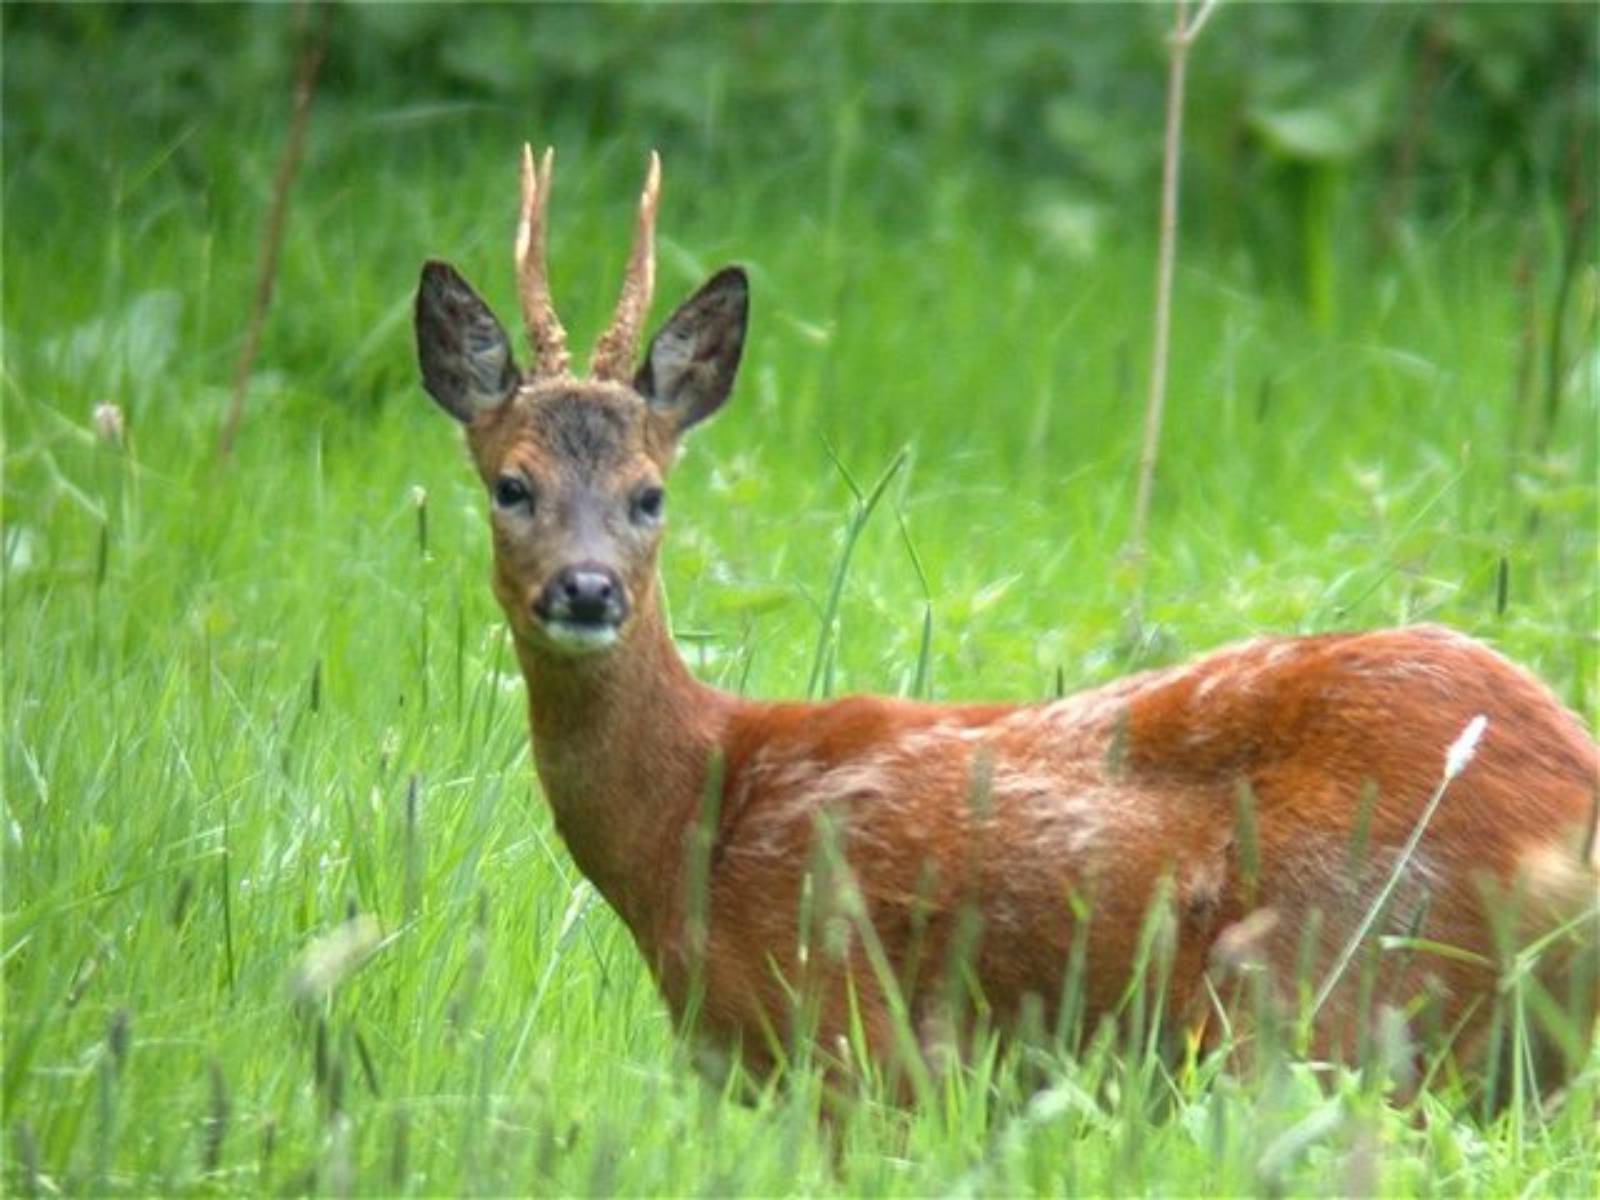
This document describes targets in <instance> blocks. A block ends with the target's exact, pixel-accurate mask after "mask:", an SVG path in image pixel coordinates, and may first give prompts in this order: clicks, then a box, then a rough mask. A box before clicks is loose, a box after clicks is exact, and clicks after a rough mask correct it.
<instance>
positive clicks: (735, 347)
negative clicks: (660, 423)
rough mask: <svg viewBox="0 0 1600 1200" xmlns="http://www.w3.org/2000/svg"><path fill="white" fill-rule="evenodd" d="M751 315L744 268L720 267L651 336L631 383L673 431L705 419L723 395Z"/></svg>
mask: <svg viewBox="0 0 1600 1200" xmlns="http://www.w3.org/2000/svg"><path fill="white" fill-rule="evenodd" d="M749 316H750V284H749V281H748V280H746V278H745V274H744V271H743V269H741V268H739V267H724V268H723V269H722V270H720V271H718V272H717V273H716V274H715V275H713V276H712V277H711V278H710V280H708V281H707V282H706V284H705V286H704V287H702V288H701V289H700V290H699V291H698V292H696V293H695V294H694V295H693V296H691V297H689V299H687V300H685V301H684V302H683V304H682V305H681V306H680V307H679V309H678V311H677V312H675V313H673V314H672V316H671V317H669V318H668V319H667V323H666V324H665V325H663V326H662V327H661V332H660V333H658V334H656V336H655V338H654V340H652V341H651V343H650V349H649V351H648V352H647V353H646V354H645V356H644V362H643V363H642V364H641V365H640V367H639V373H638V374H637V375H635V376H634V380H633V387H634V390H635V391H637V392H638V393H639V394H640V395H641V396H643V397H644V399H645V402H646V403H647V404H649V405H650V408H651V411H652V412H655V413H657V414H659V415H660V416H661V417H663V418H665V419H666V420H667V421H668V422H669V423H670V424H671V426H672V427H673V430H674V432H675V433H682V432H683V431H684V430H686V429H688V428H689V426H691V425H693V424H695V423H696V422H699V421H703V420H705V419H706V418H707V417H709V416H710V415H711V414H712V413H714V412H716V411H717V409H719V408H721V407H722V405H723V402H724V401H726V400H727V398H728V393H729V392H731V391H732V390H733V378H734V376H735V375H736V374H738V371H739V355H740V354H741V353H742V352H743V350H744V331H745V325H746V324H747V322H748V320H749Z"/></svg>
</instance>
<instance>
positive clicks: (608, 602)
mask: <svg viewBox="0 0 1600 1200" xmlns="http://www.w3.org/2000/svg"><path fill="white" fill-rule="evenodd" d="M533 609H534V612H535V613H536V614H537V615H538V616H539V618H540V619H541V620H545V621H564V622H567V623H569V624H573V625H620V624H622V620H623V618H624V617H626V616H627V615H628V604H627V600H626V599H625V598H624V596H623V591H622V580H621V578H620V577H619V576H618V575H617V573H616V572H615V571H613V570H612V569H611V568H610V567H606V566H602V565H600V564H599V563H579V564H577V565H576V566H571V567H563V568H562V569H561V570H560V571H558V572H556V575H555V578H553V579H551V580H550V582H549V583H547V584H546V585H545V588H544V592H543V593H542V594H541V595H540V596H539V599H538V601H537V603H535V604H534V606H533Z"/></svg>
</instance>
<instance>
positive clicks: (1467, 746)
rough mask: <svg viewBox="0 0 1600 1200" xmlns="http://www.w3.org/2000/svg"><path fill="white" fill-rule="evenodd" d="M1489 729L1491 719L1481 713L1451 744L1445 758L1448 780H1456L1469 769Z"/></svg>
mask: <svg viewBox="0 0 1600 1200" xmlns="http://www.w3.org/2000/svg"><path fill="white" fill-rule="evenodd" d="M1487 728H1489V718H1488V717H1486V716H1484V715H1483V714H1482V713H1479V714H1478V715H1477V716H1475V717H1473V718H1472V720H1470V721H1468V722H1467V727H1466V728H1465V729H1463V730H1462V731H1461V736H1460V737H1458V738H1456V740H1455V741H1453V742H1451V743H1450V749H1449V751H1448V752H1447V753H1446V754H1445V756H1444V777H1445V778H1446V779H1454V778H1455V777H1456V776H1457V775H1459V774H1461V772H1463V771H1465V770H1466V769H1467V764H1468V763H1469V762H1471V761H1472V756H1473V755H1474V754H1476V753H1477V752H1478V743H1479V741H1481V740H1482V739H1483V731H1484V730H1485V729H1487Z"/></svg>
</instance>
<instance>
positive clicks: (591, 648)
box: [539, 621, 617, 657]
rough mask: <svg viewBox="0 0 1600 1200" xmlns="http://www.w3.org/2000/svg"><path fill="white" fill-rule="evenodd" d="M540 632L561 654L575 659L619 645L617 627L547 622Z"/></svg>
mask: <svg viewBox="0 0 1600 1200" xmlns="http://www.w3.org/2000/svg"><path fill="white" fill-rule="evenodd" d="M539 631H540V632H541V633H543V634H544V637H545V640H546V641H547V642H549V643H550V645H551V646H552V647H554V648H555V649H556V650H558V651H559V652H560V653H562V654H570V655H573V656H574V657H576V656H578V655H582V654H594V653H595V652H596V651H599V650H609V649H610V648H611V647H612V646H615V645H616V644H617V627H616V626H615V625H571V624H568V623H567V622H565V621H547V622H545V623H544V624H542V625H540V626H539Z"/></svg>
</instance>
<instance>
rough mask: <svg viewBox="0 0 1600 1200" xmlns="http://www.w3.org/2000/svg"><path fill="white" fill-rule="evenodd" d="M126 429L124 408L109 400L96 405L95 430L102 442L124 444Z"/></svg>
mask: <svg viewBox="0 0 1600 1200" xmlns="http://www.w3.org/2000/svg"><path fill="white" fill-rule="evenodd" d="M126 429H127V427H126V423H125V422H124V421H123V418H122V409H120V408H118V407H117V406H116V405H115V404H112V403H111V402H110V401H109V400H108V401H104V402H102V403H100V404H96V405H95V406H94V432H95V436H96V437H98V438H99V439H100V440H101V441H102V442H109V443H110V444H111V445H113V446H120V445H122V439H123V436H124V434H125V433H126Z"/></svg>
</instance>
